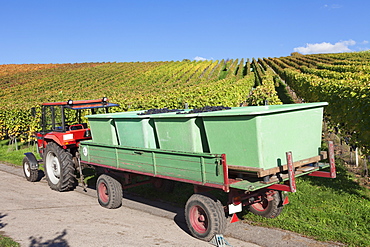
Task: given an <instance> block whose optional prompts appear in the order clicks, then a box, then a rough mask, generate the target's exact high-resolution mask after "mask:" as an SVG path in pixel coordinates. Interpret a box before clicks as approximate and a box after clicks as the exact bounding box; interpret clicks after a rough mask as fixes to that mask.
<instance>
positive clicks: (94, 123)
mask: <svg viewBox="0 0 370 247" xmlns="http://www.w3.org/2000/svg"><path fill="white" fill-rule="evenodd" d="M101 115H105V114H97V115H88V116H86V117H87V118H88V119H89V123H90V129H91V135H92V138H93V140H94V141H95V142H98V143H103V144H108V145H117V144H119V141H118V138H117V133H116V127H115V124H114V121H113V119H110V118H105V117H104V116H101Z"/></svg>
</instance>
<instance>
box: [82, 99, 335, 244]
mask: <svg viewBox="0 0 370 247" xmlns="http://www.w3.org/2000/svg"><path fill="white" fill-rule="evenodd" d="M325 105H327V103H307V104H293V105H277V106H272V105H271V106H256V107H254V106H250V107H235V108H231V109H228V108H226V109H225V110H218V111H210V112H200V113H194V111H193V110H183V111H175V112H173V111H170V112H167V113H158V114H146V112H145V111H137V112H125V113H113V114H101V115H90V116H87V118H88V119H89V123H90V125H91V133H92V137H93V138H92V140H90V141H83V142H81V145H80V149H81V150H82V152H81V162H82V163H84V164H86V165H90V166H93V167H95V168H96V170H97V171H98V173H99V178H98V181H97V184H96V188H97V194H98V201H99V203H100V205H102V206H103V207H106V208H117V207H119V206H120V205H121V201H122V198H121V195H122V188H123V189H125V188H129V187H132V186H135V185H140V184H143V183H150V182H153V183H157V185H158V184H159V185H158V186H169V187H171V181H178V182H184V183H189V184H193V186H194V194H193V195H192V196H191V197H190V198H189V199H188V201H187V203H186V206H185V219H186V222H187V225H188V227H189V230H190V232H191V233H192V235H193V236H195V237H196V238H199V239H202V240H205V241H209V240H211V239H212V238H213V237H214V236H215V235H216V234H222V233H223V232H224V230H225V228H226V224H227V216H228V215H232V216H233V217H232V220H234V219H235V217H236V215H235V214H236V213H238V212H241V211H242V208H243V206H245V207H247V208H248V209H249V210H250V211H251V212H252V213H255V214H258V215H261V216H264V217H268V218H274V217H277V216H278V215H279V214H280V213H281V211H282V209H283V206H284V205H286V204H287V203H288V197H286V196H285V193H283V192H295V191H296V185H295V179H296V178H297V177H300V176H304V175H310V176H319V177H329V178H334V177H335V176H336V175H335V162H334V148H333V143H332V142H329V144H328V146H329V148H328V151H329V152H325V151H321V139H322V117H323V108H324V106H325ZM108 137H109V138H108ZM293 157H294V161H293ZM327 158H329V163H323V162H320V161H321V160H325V159H327ZM325 168H329V171H327V172H324V171H321V170H323V169H325ZM137 176H145V177H146V178H148V179H144V180H142V181H141V182H139V183H137V184H135V183H133V182H132V181H134V180H135V179H133V178H134V177H137ZM149 178H150V179H149ZM213 189H215V190H222V191H223V192H225V193H227V195H228V203H227V205H222V204H221V202H220V200H218V199H217V198H214V197H213V196H211V195H210V194H208V193H207V192H209V191H210V190H213Z"/></svg>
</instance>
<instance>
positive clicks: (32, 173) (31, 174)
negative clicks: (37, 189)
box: [23, 156, 39, 182]
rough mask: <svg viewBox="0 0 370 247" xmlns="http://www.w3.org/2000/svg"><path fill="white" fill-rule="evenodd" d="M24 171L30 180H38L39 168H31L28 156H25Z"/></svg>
mask: <svg viewBox="0 0 370 247" xmlns="http://www.w3.org/2000/svg"><path fill="white" fill-rule="evenodd" d="M23 173H24V176H25V177H26V179H27V180H28V181H30V182H36V181H37V180H38V178H39V170H38V169H31V162H30V160H29V159H28V157H27V156H25V157H24V158H23Z"/></svg>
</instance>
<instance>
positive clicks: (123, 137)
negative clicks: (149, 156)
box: [87, 111, 157, 148]
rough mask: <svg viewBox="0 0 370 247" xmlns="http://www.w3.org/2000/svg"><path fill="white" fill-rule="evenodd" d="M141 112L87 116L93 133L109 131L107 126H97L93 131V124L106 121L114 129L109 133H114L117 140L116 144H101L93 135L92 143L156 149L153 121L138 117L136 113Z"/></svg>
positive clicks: (146, 117) (146, 116) (147, 117)
mask: <svg viewBox="0 0 370 247" xmlns="http://www.w3.org/2000/svg"><path fill="white" fill-rule="evenodd" d="M142 112H143V111H132V112H119V113H111V114H98V115H89V116H87V118H88V119H89V122H90V125H91V126H92V132H93V133H94V132H95V133H96V132H97V133H101V132H104V131H106V130H104V128H108V129H109V126H107V125H106V126H104V125H101V126H98V130H97V129H95V126H96V124H94V123H95V122H97V121H100V120H101V119H106V121H108V120H109V121H110V122H111V123H112V125H113V126H114V127H115V128H114V130H113V129H111V131H112V132H113V131H114V132H115V135H116V137H117V140H118V141H117V143H106V142H102V138H99V139H98V140H97V139H96V138H95V137H94V134H93V140H94V142H97V143H103V144H119V145H121V146H129V147H140V148H157V141H156V137H155V133H154V131H155V130H154V126H153V125H154V123H153V120H151V119H150V118H149V116H148V115H138V113H142ZM94 125H95V126H94ZM112 135H113V134H112ZM99 137H100V136H99Z"/></svg>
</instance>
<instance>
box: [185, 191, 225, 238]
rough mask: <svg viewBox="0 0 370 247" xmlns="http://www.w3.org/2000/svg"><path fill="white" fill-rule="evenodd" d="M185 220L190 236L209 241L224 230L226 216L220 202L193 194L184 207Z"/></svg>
mask: <svg viewBox="0 0 370 247" xmlns="http://www.w3.org/2000/svg"><path fill="white" fill-rule="evenodd" d="M185 220H186V224H187V225H188V228H189V230H190V232H191V234H192V235H193V236H194V237H196V238H198V239H201V240H204V241H210V240H211V239H212V238H213V237H214V236H215V235H216V234H223V232H224V231H225V229H226V216H225V211H224V209H223V206H222V204H221V202H220V201H219V200H217V199H213V198H211V197H209V196H206V195H202V194H193V195H192V196H191V197H190V198H189V200H188V201H187V203H186V206H185Z"/></svg>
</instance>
